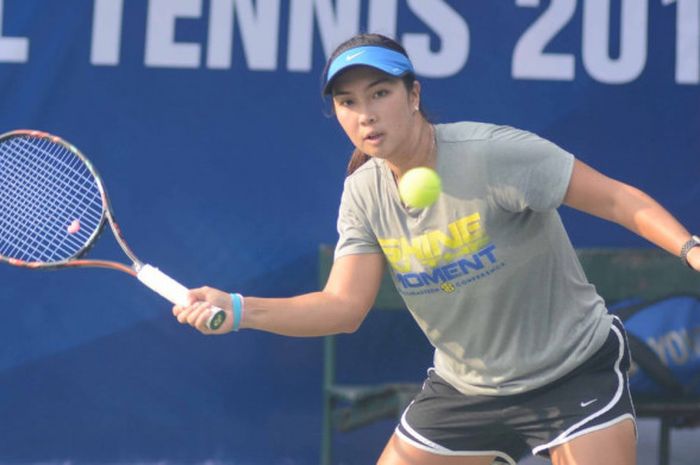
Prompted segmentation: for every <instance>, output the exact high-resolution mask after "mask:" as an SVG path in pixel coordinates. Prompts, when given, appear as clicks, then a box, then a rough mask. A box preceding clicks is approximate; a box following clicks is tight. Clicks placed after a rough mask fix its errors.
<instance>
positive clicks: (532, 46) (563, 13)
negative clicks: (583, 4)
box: [511, 0, 576, 81]
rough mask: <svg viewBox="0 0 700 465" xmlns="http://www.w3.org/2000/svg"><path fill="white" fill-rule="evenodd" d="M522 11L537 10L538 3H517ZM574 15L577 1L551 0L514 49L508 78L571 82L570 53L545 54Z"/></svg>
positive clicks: (523, 0)
mask: <svg viewBox="0 0 700 465" xmlns="http://www.w3.org/2000/svg"><path fill="white" fill-rule="evenodd" d="M515 4H516V5H517V6H519V7H524V8H537V7H539V6H540V0H516V1H515ZM575 13H576V0H552V1H551V2H550V4H549V6H548V7H547V9H546V10H544V13H542V14H541V15H540V16H539V17H538V18H537V20H536V21H535V22H534V23H532V25H531V26H530V27H529V28H527V30H526V31H525V32H524V33H523V35H522V36H521V37H520V39H519V40H518V43H517V44H515V48H514V49H513V64H512V66H511V74H512V76H513V77H514V78H515V79H547V80H557V81H573V80H574V77H575V74H576V61H575V60H574V56H573V55H571V54H569V53H545V49H546V48H547V46H548V45H549V43H550V42H551V41H552V40H554V38H555V37H556V36H557V34H559V32H560V31H561V30H562V29H564V27H566V25H567V24H569V21H571V18H572V17H573V16H574V14H575Z"/></svg>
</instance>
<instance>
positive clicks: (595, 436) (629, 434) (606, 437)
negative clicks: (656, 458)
mask: <svg viewBox="0 0 700 465" xmlns="http://www.w3.org/2000/svg"><path fill="white" fill-rule="evenodd" d="M636 442H637V440H636V432H635V426H634V422H633V421H632V420H623V421H621V422H619V423H616V424H614V425H612V426H609V427H607V428H604V429H601V430H598V431H593V432H590V433H587V434H584V435H582V436H579V437H577V438H574V439H572V440H570V441H569V442H566V443H564V444H562V445H560V446H556V447H553V448H551V449H550V451H549V453H550V455H551V457H552V462H553V463H554V465H598V464H601V463H604V464H606V465H634V464H635V463H636V461H637V453H636Z"/></svg>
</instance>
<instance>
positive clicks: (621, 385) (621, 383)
mask: <svg viewBox="0 0 700 465" xmlns="http://www.w3.org/2000/svg"><path fill="white" fill-rule="evenodd" d="M615 319H617V320H619V318H617V317H615ZM610 328H611V329H612V330H613V331H615V334H616V335H617V339H618V340H619V342H620V349H619V352H618V354H617V360H615V374H616V375H617V379H618V386H617V390H616V391H615V395H614V396H613V398H612V400H611V401H610V402H608V403H607V405H605V407H603V408H602V409H600V410H598V411H596V412H593V413H592V414H591V415H589V416H587V417H586V418H584V419H583V420H581V421H579V422H578V423H575V424H574V425H572V426H571V427H569V428H568V429H567V430H566V431H564V432H563V433H561V434H560V435H559V436H557V437H556V438H554V440H552V441H550V442H548V443H547V444H543V445H541V446H537V447H535V448H534V449H532V454H533V455H537V454H539V453H540V452H542V451H543V450H545V449H550V448H552V447H554V446H559V445H561V444H564V443H565V442H568V441H570V440H572V439H574V438H576V437H579V436H581V435H583V434H586V433H591V432H593V431H597V430H600V429H603V428H607V427H608V426H612V425H614V424H615V423H619V422H620V421H622V420H626V419H628V418H630V419H632V421H633V422H634V417H633V416H632V415H630V414H629V413H626V414H624V415H621V416H619V417H617V418H614V419H612V420H610V421H608V422H606V423H603V424H601V425H595V426H592V427H590V428H586V429H583V430H581V431H577V432H576V433H574V434H572V432H573V431H575V430H576V429H578V428H580V427H581V426H583V425H585V424H586V423H588V422H589V421H591V420H594V419H596V418H598V417H599V416H601V415H602V414H604V413H605V412H607V411H608V410H610V409H611V408H613V407H614V406H615V404H616V403H617V402H618V401H619V400H620V397H622V393H623V391H624V389H625V378H624V375H623V374H622V371H621V370H620V362H622V357H623V356H624V354H625V341H624V339H623V337H622V333H621V332H620V330H619V329H617V327H616V326H615V325H611V327H610ZM635 428H636V424H635Z"/></svg>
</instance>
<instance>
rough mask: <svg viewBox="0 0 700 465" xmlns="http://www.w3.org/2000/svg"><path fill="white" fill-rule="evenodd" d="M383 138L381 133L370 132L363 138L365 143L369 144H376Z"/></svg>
mask: <svg viewBox="0 0 700 465" xmlns="http://www.w3.org/2000/svg"><path fill="white" fill-rule="evenodd" d="M383 138H384V134H383V133H381V132H371V133H369V134H367V135H366V136H365V141H366V142H369V143H370V144H378V143H379V142H381V141H382V139H383Z"/></svg>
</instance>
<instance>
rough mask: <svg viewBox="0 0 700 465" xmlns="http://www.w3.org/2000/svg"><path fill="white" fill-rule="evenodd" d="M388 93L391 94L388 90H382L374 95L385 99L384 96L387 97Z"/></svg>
mask: <svg viewBox="0 0 700 465" xmlns="http://www.w3.org/2000/svg"><path fill="white" fill-rule="evenodd" d="M388 93H389V91H388V90H386V89H381V90H378V91H376V92H375V93H374V96H375V97H384V96H386V95H387V94H388Z"/></svg>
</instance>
